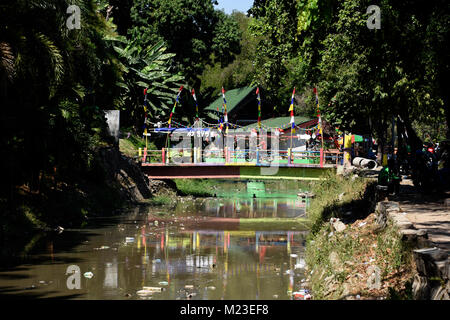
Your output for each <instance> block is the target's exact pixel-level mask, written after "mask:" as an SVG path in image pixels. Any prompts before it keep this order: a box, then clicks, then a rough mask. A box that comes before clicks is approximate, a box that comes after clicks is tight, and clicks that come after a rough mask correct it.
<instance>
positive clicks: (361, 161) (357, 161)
mask: <svg viewBox="0 0 450 320" xmlns="http://www.w3.org/2000/svg"><path fill="white" fill-rule="evenodd" d="M352 163H353V165H354V166H356V167H363V168H368V169H375V168H376V167H377V163H376V161H374V160H371V159H366V158H360V157H356V158H354V159H353V161H352Z"/></svg>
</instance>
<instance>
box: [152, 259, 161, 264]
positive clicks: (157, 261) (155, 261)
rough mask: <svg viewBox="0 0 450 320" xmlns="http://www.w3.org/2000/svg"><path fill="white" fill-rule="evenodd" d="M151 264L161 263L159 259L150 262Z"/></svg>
mask: <svg viewBox="0 0 450 320" xmlns="http://www.w3.org/2000/svg"><path fill="white" fill-rule="evenodd" d="M152 262H153V263H161V259H155V260H152Z"/></svg>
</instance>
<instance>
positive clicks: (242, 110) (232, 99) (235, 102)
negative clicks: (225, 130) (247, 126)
mask: <svg viewBox="0 0 450 320" xmlns="http://www.w3.org/2000/svg"><path fill="white" fill-rule="evenodd" d="M226 100H227V113H228V117H229V118H230V120H233V121H232V122H235V121H234V120H237V121H239V122H242V121H246V120H247V121H252V122H256V120H249V119H255V117H256V115H257V113H256V112H257V99H256V87H242V88H237V89H232V90H229V91H226ZM250 105H251V106H250ZM222 108H223V99H222V96H220V97H218V98H217V99H216V100H214V101H213V102H212V103H211V104H210V105H209V106H207V107H206V108H205V109H204V111H205V112H206V113H207V115H208V116H209V117H210V118H211V119H218V118H219V117H220V116H221V115H222ZM238 112H239V119H238V116H237V115H238ZM247 123H248V122H247Z"/></svg>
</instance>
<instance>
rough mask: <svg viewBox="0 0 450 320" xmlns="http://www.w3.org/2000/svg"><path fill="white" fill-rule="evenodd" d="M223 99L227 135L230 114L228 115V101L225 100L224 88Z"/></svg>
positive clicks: (223, 90) (223, 91)
mask: <svg viewBox="0 0 450 320" xmlns="http://www.w3.org/2000/svg"><path fill="white" fill-rule="evenodd" d="M222 97H223V106H224V112H223V121H224V124H225V133H228V114H227V100H226V99H225V89H224V88H223V87H222Z"/></svg>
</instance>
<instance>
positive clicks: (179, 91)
mask: <svg viewBox="0 0 450 320" xmlns="http://www.w3.org/2000/svg"><path fill="white" fill-rule="evenodd" d="M182 90H183V86H181V87H180V90H178V94H177V98H176V100H175V104H174V106H173V109H172V111H171V112H170V116H169V121H167V123H168V124H169V129H170V128H171V122H172V117H173V114H174V113H175V108H176V107H177V103H178V99H179V98H180V94H181V91H182Z"/></svg>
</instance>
